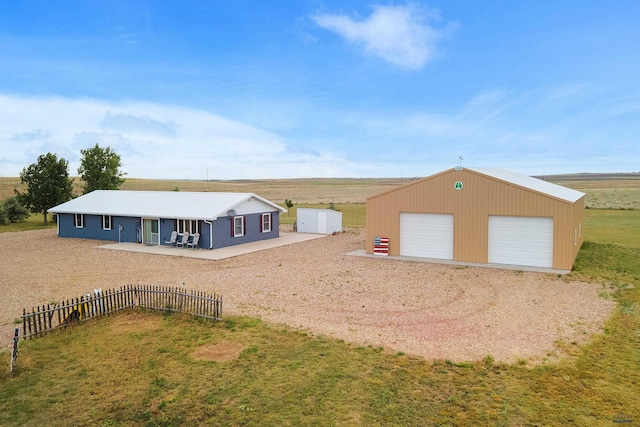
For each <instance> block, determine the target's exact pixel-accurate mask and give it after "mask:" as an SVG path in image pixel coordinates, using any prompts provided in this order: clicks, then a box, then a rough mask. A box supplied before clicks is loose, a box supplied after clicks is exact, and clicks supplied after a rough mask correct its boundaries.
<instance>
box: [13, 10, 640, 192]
mask: <svg viewBox="0 0 640 427" xmlns="http://www.w3.org/2000/svg"><path fill="white" fill-rule="evenodd" d="M639 17H640V2H637V1H624V0H623V1H615V2H605V1H569V0H567V1H563V2H540V1H517V2H507V1H485V2H476V1H429V2H421V1H413V2H368V1H350V2H339V1H322V0H312V1H277V0H274V1H248V0H236V1H233V2H230V1H204V2H203V1H179V2H177V1H126V2H119V1H118V2H113V1H82V2H81V1H19V0H17V1H12V2H3V3H2V5H0V176H17V175H18V174H19V173H20V171H21V170H22V168H23V167H25V166H27V165H29V164H31V163H34V162H35V161H36V159H37V157H38V155H40V154H44V153H47V152H53V153H56V154H57V155H58V156H60V157H64V158H65V159H67V160H68V161H69V163H70V173H71V174H72V175H75V174H76V173H77V168H78V165H79V160H80V150H81V149H83V148H89V147H92V146H93V145H95V144H96V143H99V144H100V145H101V146H110V147H111V148H112V149H114V150H115V151H116V152H117V153H119V154H120V155H121V157H122V162H123V168H122V169H123V171H124V172H127V173H128V176H129V177H136V178H175V179H206V178H208V179H248V178H297V177H400V176H404V177H409V176H427V175H430V174H433V173H436V172H439V171H442V170H445V169H448V168H451V167H453V166H456V165H458V164H459V163H460V160H459V157H460V156H462V157H463V158H464V160H463V161H462V164H463V166H464V165H467V166H478V167H504V168H508V169H512V170H514V171H517V172H521V173H524V174H531V175H538V174H552V173H574V172H632V171H640V164H639V163H640V162H639V160H640V25H639V22H640V21H639Z"/></svg>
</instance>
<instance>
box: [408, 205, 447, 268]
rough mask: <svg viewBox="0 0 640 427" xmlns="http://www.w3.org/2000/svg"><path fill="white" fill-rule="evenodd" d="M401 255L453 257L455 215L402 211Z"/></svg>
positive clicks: (438, 257)
mask: <svg viewBox="0 0 640 427" xmlns="http://www.w3.org/2000/svg"><path fill="white" fill-rule="evenodd" d="M400 255H403V256H416V257H422V258H436V259H453V215H452V214H424V213H406V212H402V213H400Z"/></svg>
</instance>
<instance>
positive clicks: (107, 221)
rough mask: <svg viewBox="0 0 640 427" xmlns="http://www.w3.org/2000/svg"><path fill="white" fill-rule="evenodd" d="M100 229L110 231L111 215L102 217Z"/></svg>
mask: <svg viewBox="0 0 640 427" xmlns="http://www.w3.org/2000/svg"><path fill="white" fill-rule="evenodd" d="M102 229H103V230H111V215H102Z"/></svg>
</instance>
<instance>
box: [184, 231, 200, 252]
mask: <svg viewBox="0 0 640 427" xmlns="http://www.w3.org/2000/svg"><path fill="white" fill-rule="evenodd" d="M199 240H200V233H194V235H193V240H192V241H190V242H188V243H187V247H188V248H194V249H198V241H199Z"/></svg>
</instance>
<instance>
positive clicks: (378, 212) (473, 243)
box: [366, 167, 584, 270]
mask: <svg viewBox="0 0 640 427" xmlns="http://www.w3.org/2000/svg"><path fill="white" fill-rule="evenodd" d="M583 237H584V193H581V192H579V191H576V190H572V189H569V188H566V187H562V186H560V185H556V184H552V183H550V182H546V181H543V180H540V179H536V178H532V177H529V176H526V175H521V174H519V173H516V172H512V171H509V170H506V169H494V168H461V167H457V168H454V169H449V170H446V171H444V172H441V173H438V174H435V175H432V176H429V177H426V178H423V179H420V180H417V181H413V182H411V183H409V184H406V185H403V186H401V187H398V188H396V189H393V190H389V191H386V192H384V193H381V194H378V195H375V196H372V197H370V198H368V199H367V243H366V252H367V253H369V254H372V253H374V248H376V249H375V252H376V253H379V252H381V251H379V250H378V249H377V246H376V245H377V244H379V242H380V241H381V238H382V241H383V242H385V243H384V244H385V245H387V244H388V249H386V248H385V250H384V252H387V251H388V254H389V255H399V256H412V257H423V258H432V259H439V260H450V261H460V262H471V263H483V264H485V263H489V264H507V265H514V266H531V267H546V268H553V269H559V270H571V267H572V266H573V262H574V261H575V258H576V256H577V255H578V251H579V250H580V246H581V245H582V241H583ZM386 239H388V243H386V242H387V240H386Z"/></svg>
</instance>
